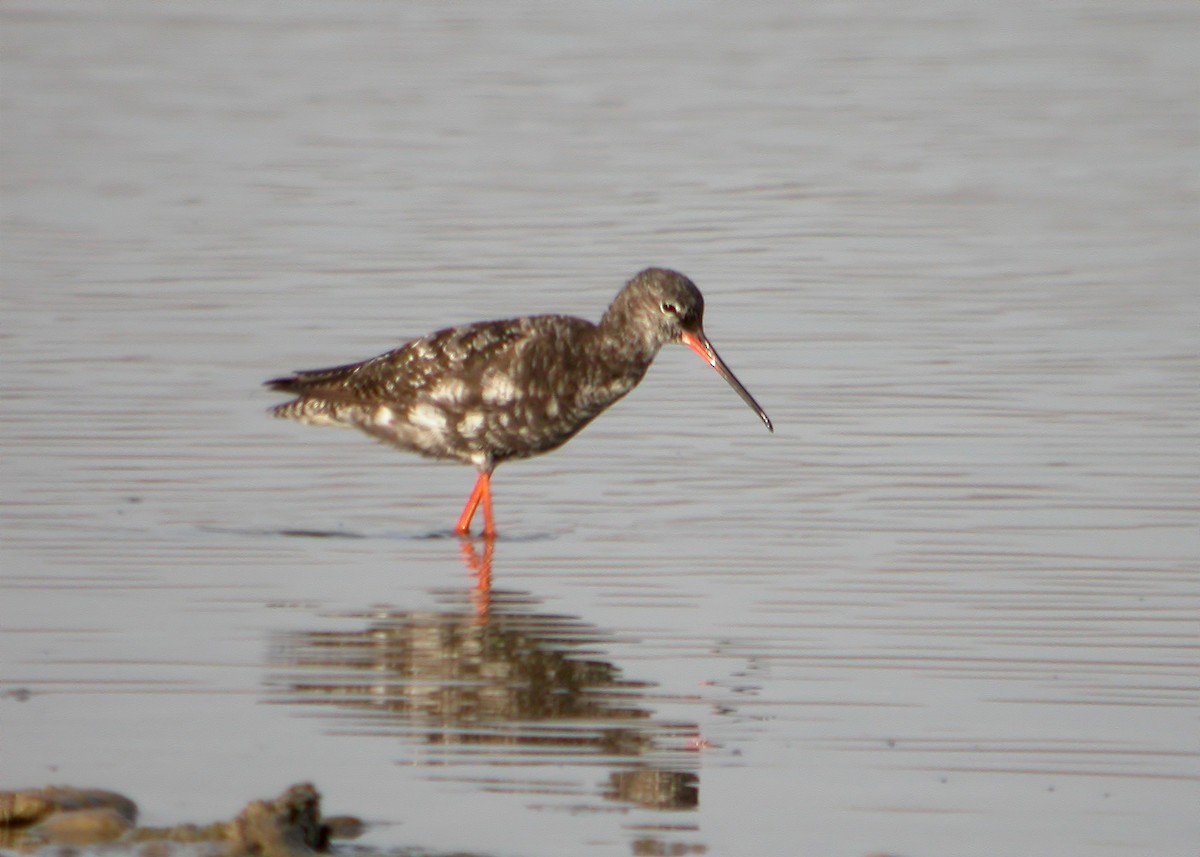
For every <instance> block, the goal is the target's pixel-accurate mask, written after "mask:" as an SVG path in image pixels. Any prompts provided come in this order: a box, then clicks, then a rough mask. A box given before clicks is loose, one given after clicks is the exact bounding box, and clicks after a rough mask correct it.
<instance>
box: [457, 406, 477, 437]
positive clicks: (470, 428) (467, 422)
mask: <svg viewBox="0 0 1200 857" xmlns="http://www.w3.org/2000/svg"><path fill="white" fill-rule="evenodd" d="M481 428H483V414H482V413H481V412H480V411H467V412H466V413H465V414H463V418H462V419H461V420H459V421H458V433H459V434H461V435H463V436H464V437H471V436H473V435H475V434H477V433H478V432H479V430H480V429H481Z"/></svg>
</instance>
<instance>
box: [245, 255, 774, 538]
mask: <svg viewBox="0 0 1200 857" xmlns="http://www.w3.org/2000/svg"><path fill="white" fill-rule="evenodd" d="M703 315H704V299H703V297H701V295H700V291H699V290H698V289H697V288H696V286H695V285H694V284H693V283H692V282H691V281H690V280H689V279H688V278H687V277H685V276H683V275H682V274H679V273H677V272H675V271H670V270H666V269H662V268H648V269H646V270H644V271H642V272H641V273H639V274H638V275H637V276H635V277H634V278H633V279H631V280H630V281H629V282H628V283H627V284H626V285H625V287H624V288H623V289H622V290H621V291H620V292H619V293H618V294H617V297H616V298H615V299H614V300H613V302H612V304H611V305H610V306H609V307H608V309H607V310H606V311H605V313H604V316H603V317H602V318H601V320H600V323H599V324H593V323H591V322H589V321H585V320H583V319H579V318H574V317H571V316H565V315H542V316H530V317H526V318H515V319H508V320H503V321H486V322H479V323H476V324H470V325H465V326H462V327H450V328H446V329H445V330H439V331H437V332H436V333H431V334H429V335H428V336H423V337H421V338H420V339H415V340H413V341H411V342H408V343H406V344H404V345H402V346H400V347H399V348H397V349H395V350H394V351H389V352H387V353H385V354H381V355H379V356H378V357H373V358H371V359H370V360H365V361H363V362H361V363H351V364H347V365H345V366H336V367H333V368H330V369H316V370H311V371H302V372H297V373H295V374H294V375H290V376H287V377H283V378H276V379H274V380H271V381H268V382H267V385H268V386H269V387H271V388H272V389H274V390H280V391H283V392H287V393H292V394H295V395H296V398H295V399H292V400H291V401H289V402H285V403H284V404H281V405H278V406H277V407H275V408H274V409H273V411H272V412H273V413H274V414H275V416H277V417H282V418H285V419H293V420H296V421H298V422H302V423H308V424H311V425H328V426H338V427H344V428H356V429H359V430H360V431H363V432H365V433H367V434H369V435H371V436H372V437H374V438H376V439H377V440H380V441H383V442H385V443H388V444H391V445H393V446H396V447H399V448H401V449H406V450H410V451H413V452H418V453H420V454H422V455H427V456H430V457H433V458H445V459H454V460H458V461H461V462H464V463H469V464H473V465H475V467H476V468H477V469H478V470H479V472H480V480H479V482H478V483H477V484H476V488H475V491H474V492H473V493H472V495H471V500H469V501H468V503H467V508H466V509H464V510H463V515H462V517H460V519H459V524H458V527H456V530H457V531H458V532H460V533H463V534H465V533H466V532H467V529H468V527H469V525H470V521H471V518H472V516H473V514H474V511H475V507H476V506H478V504H479V503H480V502H483V504H484V514H485V530H484V532H485V535H494V525H493V524H492V521H491V510H490V507H491V497H490V487H489V483H488V478H489V477H490V474H491V472H492V470H493V468H494V467H495V466H496V465H498V464H500V463H501V462H504V461H509V460H512V459H519V458H528V457H530V456H533V455H538V454H540V453H543V452H548V451H550V450H552V449H556V448H557V447H559V446H561V445H562V444H564V443H566V442H567V441H568V440H570V439H571V438H572V437H573V436H574V435H575V434H577V433H578V432H579V431H580V430H581V429H582V428H583V427H584V426H586V425H587V424H588V423H590V422H591V421H592V420H593V419H594V418H595V417H596V416H597V415H598V414H600V412H601V411H603V410H604V409H605V408H607V407H608V406H609V405H611V404H613V403H614V402H616V401H617V400H618V399H620V398H621V397H622V396H624V395H625V394H626V393H628V392H629V391H630V390H632V389H633V388H634V387H635V386H637V384H638V382H639V381H641V379H642V377H643V376H644V375H645V374H646V370H647V369H648V368H649V367H650V364H651V362H653V360H654V357H655V355H657V354H658V351H659V349H661V348H662V346H663V345H665V344H667V343H669V342H683V343H684V344H687V345H688V346H689V347H691V348H692V350H693V351H695V352H696V353H697V354H699V355H700V356H701V357H702V358H704V359H705V361H706V362H708V363H709V364H710V365H712V366H713V367H714V368H715V369H716V370H717V371H718V372H719V373H720V374H721V375H722V377H724V378H725V379H726V380H727V381H728V382H729V383H730V385H731V386H733V388H734V389H735V390H736V391H737V392H738V394H739V395H741V396H742V398H743V399H744V400H745V401H746V402H747V403H748V404H749V405H750V406H751V407H753V408H754V409H755V411H756V412H757V413H758V415H759V417H760V418H761V419H762V420H763V422H764V423H765V424H766V426H767V428H768V429H772V426H771V422H770V420H769V419H768V418H767V415H766V414H765V413H764V412H763V410H762V408H760V407H759V406H758V404H757V403H756V402H755V401H754V400H753V398H751V397H750V394H749V393H747V392H746V390H745V388H744V387H742V386H741V384H740V383H738V381H737V379H736V378H734V377H733V375H732V374H731V373H730V372H729V370H728V369H727V368H726V367H725V365H724V363H723V362H722V361H721V360H720V358H719V357H718V356H717V354H716V352H715V351H714V350H713V349H712V346H711V344H709V342H708V340H707V338H705V336H704V332H703V328H702V321H703ZM772 430H773V429H772Z"/></svg>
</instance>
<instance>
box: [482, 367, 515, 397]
mask: <svg viewBox="0 0 1200 857" xmlns="http://www.w3.org/2000/svg"><path fill="white" fill-rule="evenodd" d="M515 398H517V385H516V384H514V383H513V380H512V378H510V377H509V376H508V375H504V374H502V373H498V372H497V373H494V374H491V375H488V376H487V377H486V378H484V379H483V400H484V401H485V402H487V403H488V404H489V405H504V404H508V403H509V402H511V401H513V399H515Z"/></svg>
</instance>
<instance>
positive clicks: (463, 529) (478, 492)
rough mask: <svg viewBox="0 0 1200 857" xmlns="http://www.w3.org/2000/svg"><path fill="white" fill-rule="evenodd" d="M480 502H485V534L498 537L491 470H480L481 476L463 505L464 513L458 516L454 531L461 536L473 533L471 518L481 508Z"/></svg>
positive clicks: (488, 536)
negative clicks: (493, 515) (493, 514)
mask: <svg viewBox="0 0 1200 857" xmlns="http://www.w3.org/2000/svg"><path fill="white" fill-rule="evenodd" d="M480 503H483V535H484V537H485V538H489V539H491V538H495V537H496V521H495V519H494V518H493V517H492V472H491V471H490V470H481V471H480V472H479V478H478V479H477V480H475V487H474V488H473V489H472V490H471V496H470V497H468V498H467V505H465V506H463V510H462V514H461V515H459V516H458V523H457V524H455V525H454V532H456V533H458V534H459V535H460V536H467V535H470V534H471V520H472V519H473V518H474V517H475V510H476V509H478V508H479V504H480Z"/></svg>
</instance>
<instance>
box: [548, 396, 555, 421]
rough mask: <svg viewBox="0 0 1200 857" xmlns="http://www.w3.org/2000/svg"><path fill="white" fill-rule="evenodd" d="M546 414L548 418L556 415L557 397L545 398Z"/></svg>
mask: <svg viewBox="0 0 1200 857" xmlns="http://www.w3.org/2000/svg"><path fill="white" fill-rule="evenodd" d="M546 416H548V417H549V418H550V419H554V418H555V417H557V416H558V400H557V399H553V398H551V399H549V400H547V402H546Z"/></svg>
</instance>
